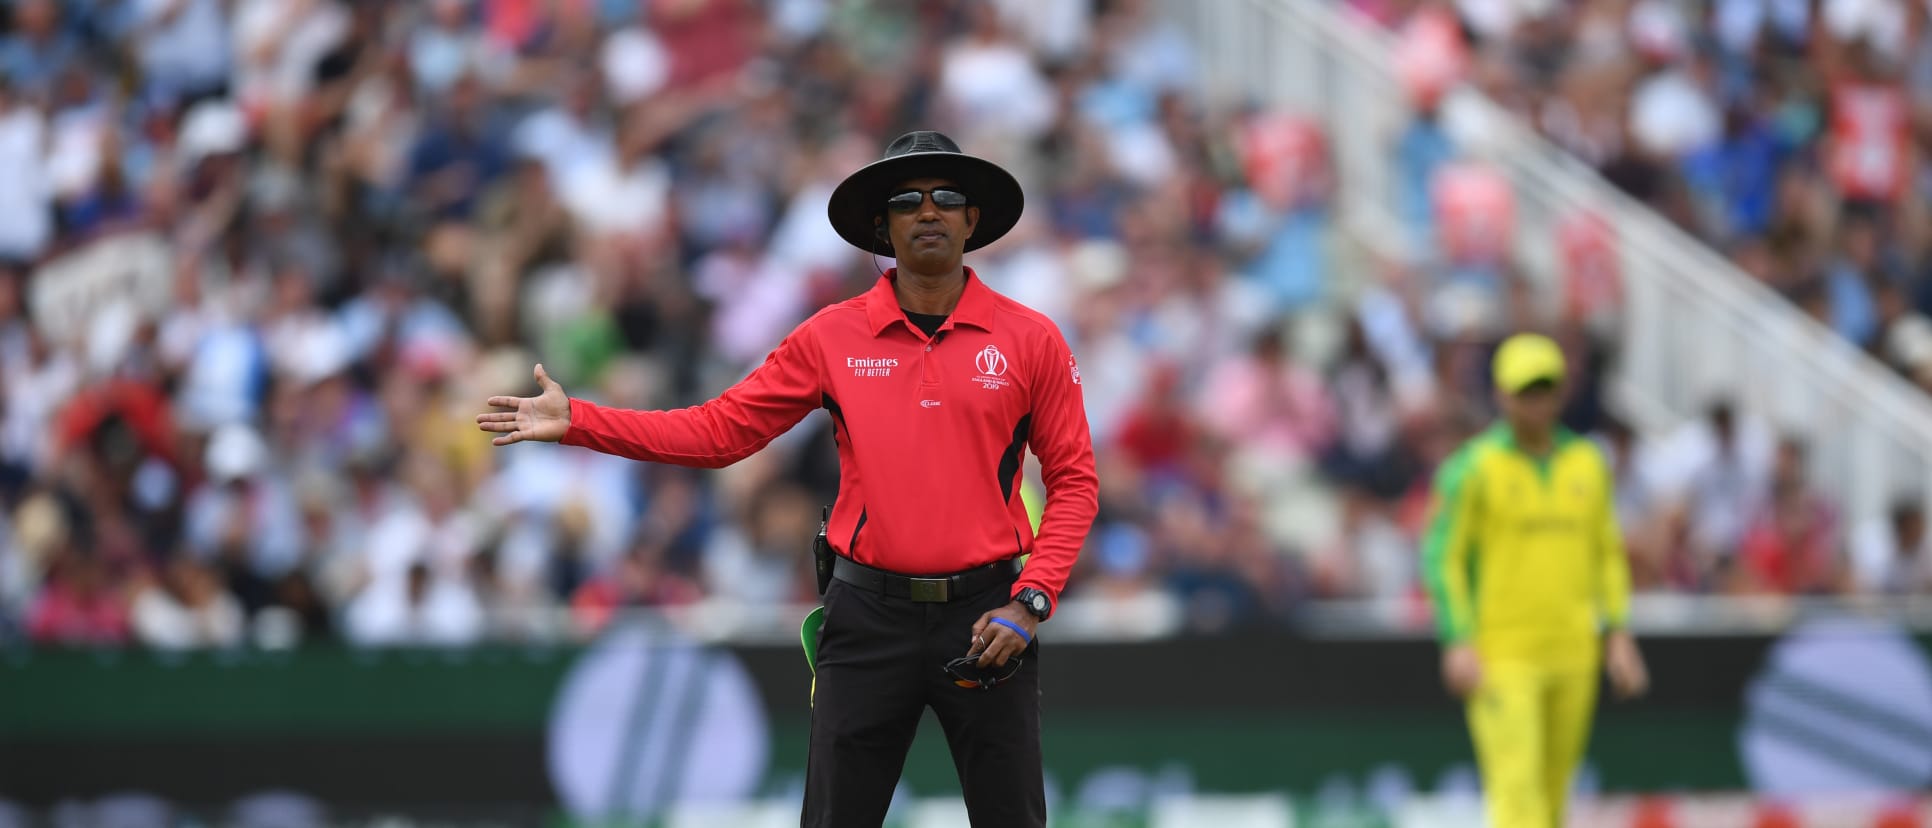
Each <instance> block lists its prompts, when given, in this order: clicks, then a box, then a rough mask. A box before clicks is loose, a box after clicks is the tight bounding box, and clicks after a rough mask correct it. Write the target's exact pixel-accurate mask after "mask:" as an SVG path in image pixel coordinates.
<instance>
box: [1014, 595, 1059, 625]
mask: <svg viewBox="0 0 1932 828" xmlns="http://www.w3.org/2000/svg"><path fill="white" fill-rule="evenodd" d="M1013 600H1015V601H1018V602H1020V605H1021V606H1023V607H1026V611H1027V612H1030V613H1033V617H1034V618H1038V619H1040V620H1041V621H1045V620H1047V616H1049V615H1052V614H1053V602H1052V601H1049V600H1047V596H1046V593H1044V592H1041V591H1039V590H1037V589H1034V588H1032V587H1027V588H1026V589H1022V590H1020V592H1019V594H1018V595H1015V596H1013Z"/></svg>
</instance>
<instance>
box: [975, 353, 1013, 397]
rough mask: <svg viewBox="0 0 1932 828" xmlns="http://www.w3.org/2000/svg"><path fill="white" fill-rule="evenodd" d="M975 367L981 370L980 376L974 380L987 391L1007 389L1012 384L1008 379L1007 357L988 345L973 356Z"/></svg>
mask: <svg viewBox="0 0 1932 828" xmlns="http://www.w3.org/2000/svg"><path fill="white" fill-rule="evenodd" d="M973 367H974V368H977V369H979V376H976V377H974V378H973V381H974V382H977V383H979V387H981V388H986V389H995V388H1005V387H1006V386H1008V385H1011V384H1012V380H1009V379H1007V378H1006V355H1005V354H1002V353H1000V349H999V348H996V347H994V346H992V345H988V346H986V347H984V348H981V349H979V353H977V354H974V355H973Z"/></svg>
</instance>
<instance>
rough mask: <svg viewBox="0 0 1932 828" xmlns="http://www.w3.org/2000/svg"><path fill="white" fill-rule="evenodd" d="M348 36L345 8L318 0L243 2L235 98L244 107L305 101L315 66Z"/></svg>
mask: <svg viewBox="0 0 1932 828" xmlns="http://www.w3.org/2000/svg"><path fill="white" fill-rule="evenodd" d="M348 33H349V12H348V10H347V8H346V7H345V6H343V5H342V4H339V3H333V2H316V0H244V2H242V3H241V4H240V5H238V6H236V8H235V29H234V34H235V73H234V88H233V94H234V96H235V98H236V100H238V101H240V102H241V103H242V104H243V105H244V106H250V105H263V104H266V105H283V104H290V103H295V102H298V101H300V100H302V97H303V96H304V95H307V94H308V93H309V91H310V90H311V89H313V88H314V87H315V66H316V64H317V63H320V62H321V61H322V58H324V57H326V56H327V55H328V54H329V52H330V51H331V50H333V49H334V48H335V47H336V46H337V44H340V43H341V42H342V39H343V37H345V36H347V35H348Z"/></svg>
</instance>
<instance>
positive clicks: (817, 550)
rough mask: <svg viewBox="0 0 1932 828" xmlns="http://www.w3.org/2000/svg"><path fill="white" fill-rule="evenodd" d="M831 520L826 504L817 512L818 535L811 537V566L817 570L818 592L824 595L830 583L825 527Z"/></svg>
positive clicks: (828, 551)
mask: <svg viewBox="0 0 1932 828" xmlns="http://www.w3.org/2000/svg"><path fill="white" fill-rule="evenodd" d="M831 522H832V507H830V506H827V507H825V510H824V511H823V512H821V513H819V518H818V535H816V536H814V537H813V538H812V566H813V567H814V568H815V569H816V570H817V572H818V594H820V595H824V594H825V588H826V587H828V586H831V584H832V542H831V541H830V540H827V539H826V536H825V528H826V527H827V526H829V525H830V524H831Z"/></svg>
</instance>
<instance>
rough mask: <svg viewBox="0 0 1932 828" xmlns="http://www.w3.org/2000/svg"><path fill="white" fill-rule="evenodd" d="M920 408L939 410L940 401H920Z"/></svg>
mask: <svg viewBox="0 0 1932 828" xmlns="http://www.w3.org/2000/svg"><path fill="white" fill-rule="evenodd" d="M919 407H920V408H938V407H939V401H938V400H920V401H919Z"/></svg>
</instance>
